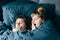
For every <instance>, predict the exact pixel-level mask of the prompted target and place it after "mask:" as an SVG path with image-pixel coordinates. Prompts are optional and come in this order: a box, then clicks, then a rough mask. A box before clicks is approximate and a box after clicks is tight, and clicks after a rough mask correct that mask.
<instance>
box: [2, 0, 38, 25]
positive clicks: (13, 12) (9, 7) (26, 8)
mask: <svg viewBox="0 0 60 40" xmlns="http://www.w3.org/2000/svg"><path fill="white" fill-rule="evenodd" d="M36 7H37V4H36V3H33V2H20V1H15V2H11V3H9V4H6V5H4V6H2V9H3V19H4V23H5V24H6V25H8V26H10V25H11V24H13V23H14V21H15V18H16V17H17V16H18V15H20V14H23V15H26V16H29V17H30V14H31V13H32V12H33V11H34V10H35V9H36Z"/></svg>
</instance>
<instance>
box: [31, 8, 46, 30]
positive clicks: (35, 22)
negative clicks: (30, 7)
mask: <svg viewBox="0 0 60 40" xmlns="http://www.w3.org/2000/svg"><path fill="white" fill-rule="evenodd" d="M45 11H46V10H45V9H44V8H43V7H39V8H38V9H37V12H34V13H32V14H31V17H32V30H34V29H37V28H39V26H40V25H41V24H42V23H43V22H44V21H45V20H46V15H45Z"/></svg>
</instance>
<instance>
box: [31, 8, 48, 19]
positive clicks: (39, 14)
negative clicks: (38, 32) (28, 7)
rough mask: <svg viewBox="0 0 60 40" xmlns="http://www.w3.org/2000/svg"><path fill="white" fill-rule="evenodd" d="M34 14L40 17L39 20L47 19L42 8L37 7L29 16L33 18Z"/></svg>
mask: <svg viewBox="0 0 60 40" xmlns="http://www.w3.org/2000/svg"><path fill="white" fill-rule="evenodd" d="M36 14H38V17H40V18H41V19H47V17H46V9H45V8H43V7H39V8H38V9H37V11H36V12H34V13H32V14H31V17H33V16H34V15H36Z"/></svg>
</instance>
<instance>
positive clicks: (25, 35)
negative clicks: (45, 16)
mask: <svg viewBox="0 0 60 40" xmlns="http://www.w3.org/2000/svg"><path fill="white" fill-rule="evenodd" d="M0 40H60V36H59V34H58V32H57V31H56V29H55V28H54V25H53V23H52V21H51V20H46V21H45V22H44V23H43V24H42V25H41V26H40V27H39V28H38V29H35V30H33V31H31V32H28V31H27V30H23V31H21V30H20V31H18V32H12V31H11V30H9V29H7V30H6V31H5V32H4V33H3V34H2V35H1V36H0Z"/></svg>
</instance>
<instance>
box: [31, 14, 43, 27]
mask: <svg viewBox="0 0 60 40" xmlns="http://www.w3.org/2000/svg"><path fill="white" fill-rule="evenodd" d="M32 23H33V24H34V25H35V27H36V28H38V27H39V26H40V25H41V24H42V23H43V20H42V19H41V18H40V17H38V14H35V15H34V16H33V17H32Z"/></svg>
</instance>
